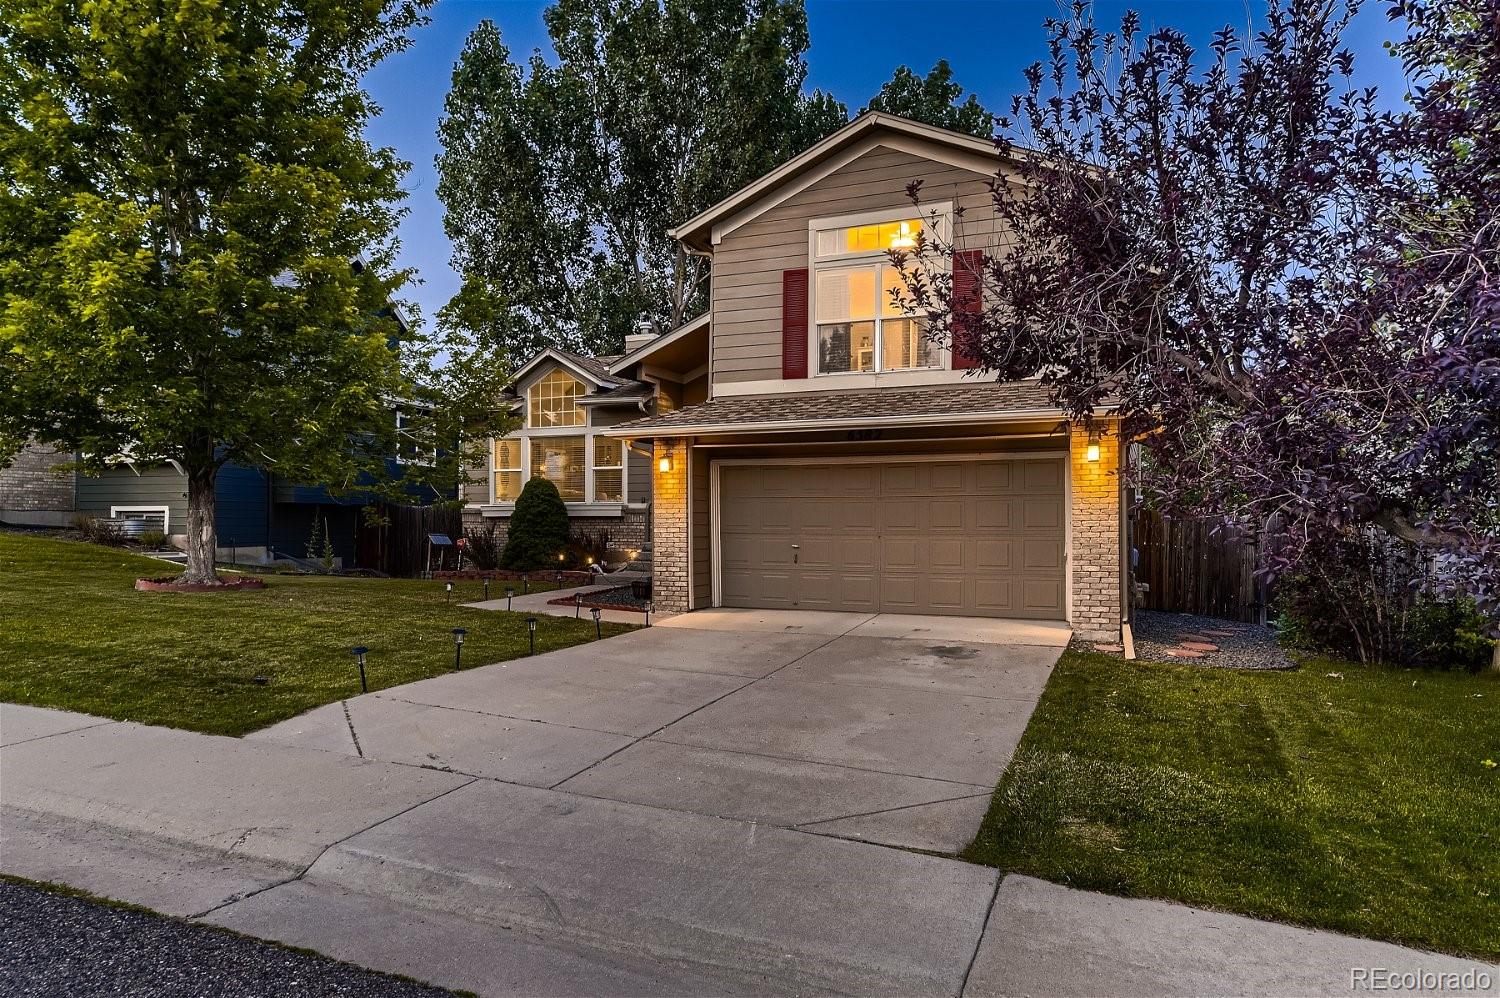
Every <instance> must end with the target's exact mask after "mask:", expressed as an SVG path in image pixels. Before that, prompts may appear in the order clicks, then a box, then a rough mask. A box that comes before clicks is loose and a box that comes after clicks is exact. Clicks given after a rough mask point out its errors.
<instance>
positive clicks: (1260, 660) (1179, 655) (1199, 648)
mask: <svg viewBox="0 0 1500 998" xmlns="http://www.w3.org/2000/svg"><path fill="white" fill-rule="evenodd" d="M1131 630H1132V632H1133V634H1134V637H1135V656H1136V658H1137V659H1140V660H1142V661H1146V662H1167V663H1171V664H1175V665H1204V666H1209V667H1211V668H1216V669H1291V668H1294V667H1295V663H1294V662H1292V660H1291V659H1290V658H1288V657H1287V654H1286V652H1284V651H1282V649H1281V645H1280V644H1278V643H1277V641H1276V632H1275V631H1273V630H1272V629H1271V628H1269V627H1263V626H1261V625H1259V624H1244V623H1240V622H1239V621H1234V620H1220V619H1218V618H1216V617H1199V616H1195V615H1193V614H1189V613H1162V612H1160V611H1156V610H1138V611H1136V613H1135V614H1134V616H1133V617H1132V619H1131ZM1099 650H1101V651H1102V650H1105V649H1102V648H1101V649H1099ZM1110 650H1113V649H1112V648H1111V649H1110Z"/></svg>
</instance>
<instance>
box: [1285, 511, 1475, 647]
mask: <svg viewBox="0 0 1500 998" xmlns="http://www.w3.org/2000/svg"><path fill="white" fill-rule="evenodd" d="M1302 564H1303V571H1302V572H1301V573H1300V574H1298V575H1296V576H1292V577H1290V578H1287V579H1284V580H1282V581H1281V582H1280V583H1279V584H1278V586H1277V590H1276V599H1275V602H1276V617H1277V621H1276V623H1277V628H1278V630H1279V631H1280V632H1281V637H1282V640H1284V641H1285V642H1286V643H1287V644H1289V645H1292V646H1294V647H1298V648H1304V649H1307V650H1309V651H1322V652H1331V653H1333V654H1336V655H1342V656H1344V657H1347V658H1357V659H1359V660H1360V661H1361V662H1387V663H1390V664H1393V665H1409V666H1421V667H1424V668H1437V669H1468V670H1471V671H1477V670H1479V669H1481V668H1484V667H1485V666H1486V665H1487V664H1488V663H1489V661H1490V656H1491V654H1492V651H1493V648H1494V642H1493V641H1491V640H1490V639H1488V638H1487V637H1485V636H1484V635H1485V631H1486V621H1485V619H1484V617H1482V616H1481V615H1480V613H1479V611H1478V609H1477V608H1476V606H1475V604H1474V601H1473V600H1472V599H1469V598H1467V597H1466V596H1464V595H1463V594H1462V593H1457V592H1453V591H1451V590H1450V587H1448V586H1447V585H1446V583H1445V580H1443V579H1442V578H1440V577H1439V576H1438V575H1437V573H1435V572H1434V570H1433V566H1432V564H1431V562H1430V561H1429V559H1427V558H1426V557H1424V556H1423V554H1422V553H1421V552H1420V551H1418V550H1417V549H1416V548H1414V547H1413V546H1411V545H1409V544H1405V543H1402V542H1399V541H1393V540H1390V539H1389V538H1386V537H1383V536H1380V535H1376V534H1374V533H1369V532H1367V533H1362V534H1359V535H1356V536H1353V537H1344V538H1339V539H1336V540H1325V541H1321V542H1319V544H1318V546H1317V550H1316V551H1312V550H1310V551H1309V552H1308V554H1307V556H1306V557H1304V559H1303V562H1302Z"/></svg>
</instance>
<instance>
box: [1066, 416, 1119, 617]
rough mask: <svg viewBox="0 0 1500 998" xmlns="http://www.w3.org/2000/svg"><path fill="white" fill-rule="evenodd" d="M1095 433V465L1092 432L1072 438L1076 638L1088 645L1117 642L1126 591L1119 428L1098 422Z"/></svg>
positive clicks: (1076, 428)
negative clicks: (1090, 449) (1091, 452)
mask: <svg viewBox="0 0 1500 998" xmlns="http://www.w3.org/2000/svg"><path fill="white" fill-rule="evenodd" d="M1097 430H1098V436H1097V438H1096V442H1097V443H1098V445H1099V460H1097V461H1090V460H1089V459H1088V447H1089V433H1088V431H1087V430H1085V429H1084V428H1083V427H1081V426H1074V427H1073V432H1072V434H1071V447H1070V450H1071V454H1072V456H1071V459H1070V461H1069V464H1070V465H1071V472H1072V476H1073V550H1072V551H1070V552H1069V554H1068V557H1069V564H1070V565H1071V567H1072V573H1073V621H1072V622H1073V633H1075V634H1076V635H1078V636H1079V637H1080V638H1084V639H1085V640H1089V641H1118V640H1119V639H1120V619H1121V610H1120V608H1121V592H1122V586H1123V581H1122V579H1121V574H1120V573H1121V561H1120V530H1121V523H1120V437H1119V432H1118V431H1119V425H1118V423H1116V422H1114V421H1113V420H1110V421H1104V420H1100V421H1099V422H1098V424H1097Z"/></svg>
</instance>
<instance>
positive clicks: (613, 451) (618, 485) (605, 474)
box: [594, 436, 625, 502]
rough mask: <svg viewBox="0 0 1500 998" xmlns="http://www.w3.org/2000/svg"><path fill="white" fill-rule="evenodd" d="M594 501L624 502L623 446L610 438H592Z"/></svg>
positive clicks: (618, 441)
mask: <svg viewBox="0 0 1500 998" xmlns="http://www.w3.org/2000/svg"><path fill="white" fill-rule="evenodd" d="M594 501H595V502H624V501H625V445H624V443H623V441H620V440H615V439H613V438H610V437H598V436H596V437H594Z"/></svg>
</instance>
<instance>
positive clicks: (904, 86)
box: [860, 59, 995, 139]
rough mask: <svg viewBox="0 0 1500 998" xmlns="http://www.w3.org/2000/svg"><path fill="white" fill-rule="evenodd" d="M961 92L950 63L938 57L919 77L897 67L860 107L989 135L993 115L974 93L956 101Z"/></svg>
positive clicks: (990, 133) (903, 67) (904, 68)
mask: <svg viewBox="0 0 1500 998" xmlns="http://www.w3.org/2000/svg"><path fill="white" fill-rule="evenodd" d="M963 94H964V88H963V87H961V86H959V85H958V84H957V83H954V82H953V67H952V66H949V65H948V60H947V59H939V60H938V61H937V65H936V66H933V67H932V71H931V72H930V73H928V74H927V75H926V76H925V77H919V76H918V75H917V74H916V73H914V72H912V71H911V68H910V67H908V66H902V67H900V68H899V69H897V70H896V74H895V75H894V76H892V77H891V78H890V79H889V80H888V81H886V84H885V86H883V87H881V88H880V93H878V94H876V95H875V96H874V97H873V98H871V99H870V103H869V104H868V105H867V106H866V107H865V108H864V111H884V112H886V113H887V114H899V115H900V116H901V117H903V118H911V119H912V120H914V121H921V122H925V123H926V124H929V125H936V126H937V127H939V128H946V129H949V130H950V131H955V132H968V133H969V134H970V135H977V136H979V137H980V138H982V139H988V138H992V137H993V136H994V134H995V116H994V115H993V114H991V113H990V112H989V111H988V110H986V108H985V106H984V105H983V104H981V103H979V98H978V97H977V96H975V95H974V94H969V96H968V99H967V100H964V101H962V103H960V100H959V99H960V98H961V97H963ZM864 111H861V112H860V113H861V114H863V113H864Z"/></svg>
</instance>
